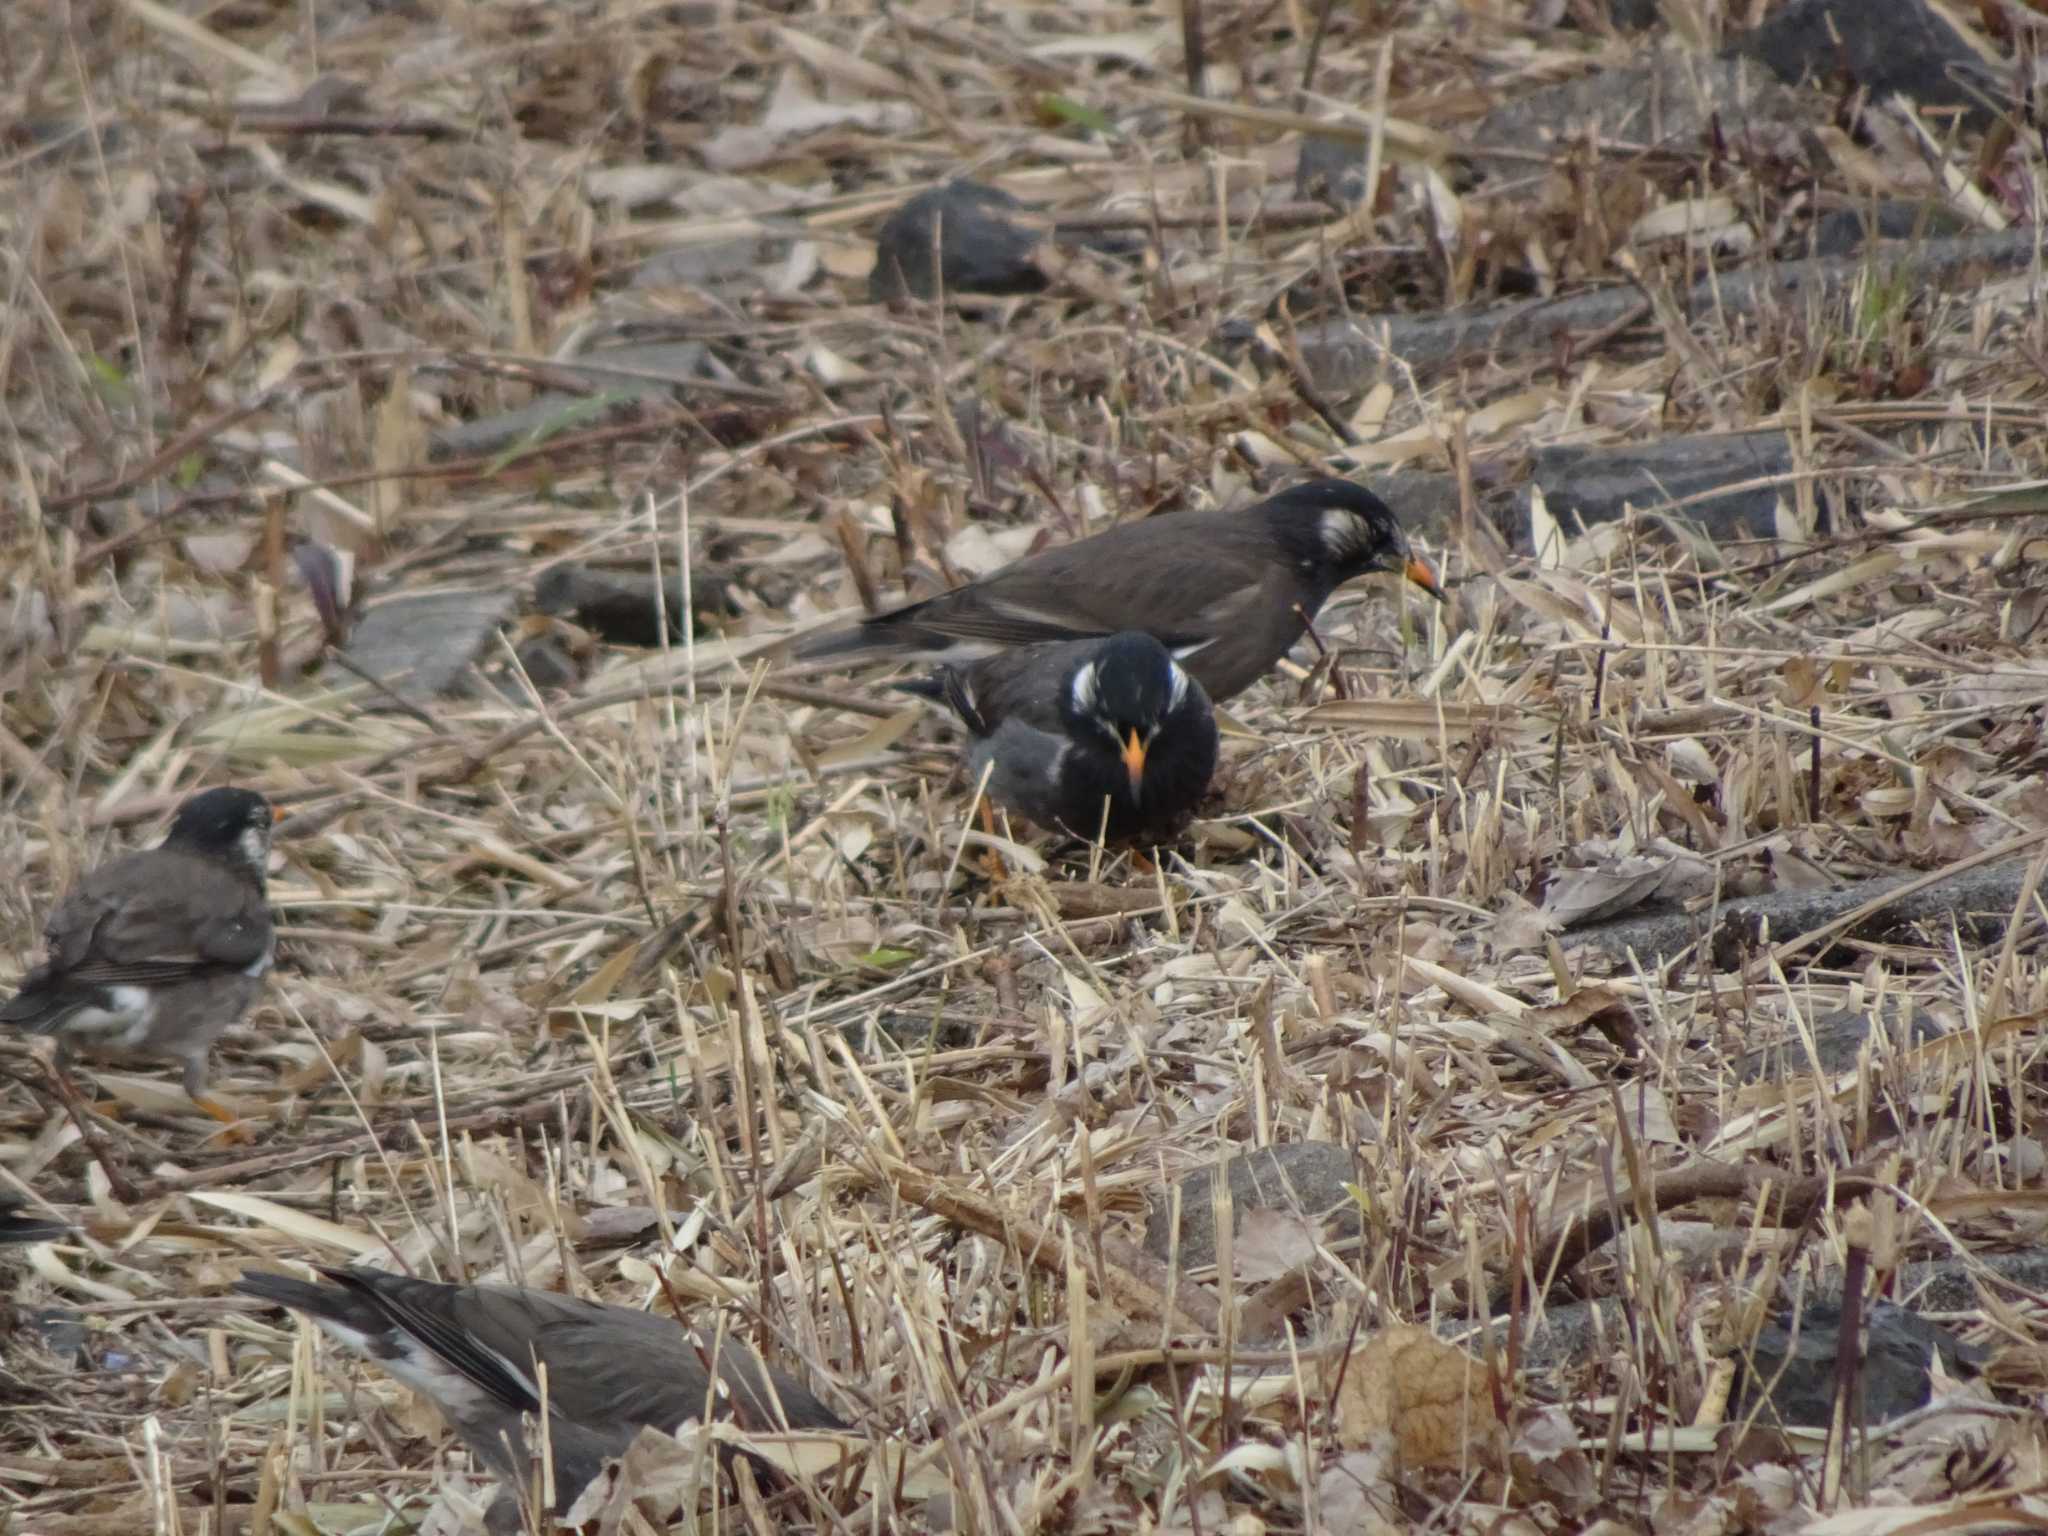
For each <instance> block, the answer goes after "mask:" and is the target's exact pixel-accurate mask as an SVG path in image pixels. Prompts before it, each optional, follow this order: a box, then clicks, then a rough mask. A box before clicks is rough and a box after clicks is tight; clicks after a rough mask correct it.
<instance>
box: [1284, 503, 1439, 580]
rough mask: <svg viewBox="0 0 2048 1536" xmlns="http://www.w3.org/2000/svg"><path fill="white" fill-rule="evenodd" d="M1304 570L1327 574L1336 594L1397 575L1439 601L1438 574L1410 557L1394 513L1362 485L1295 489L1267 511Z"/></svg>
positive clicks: (1405, 537) (1406, 542) (1406, 539)
mask: <svg viewBox="0 0 2048 1536" xmlns="http://www.w3.org/2000/svg"><path fill="white" fill-rule="evenodd" d="M1262 510H1263V511H1264V512H1265V515H1266V516H1267V517H1269V518H1270V519H1272V521H1273V525H1274V529H1275V531H1276V533H1278V534H1279V535H1280V537H1281V538H1283V539H1284V540H1285V541H1286V542H1287V543H1288V544H1289V545H1290V547H1292V548H1293V550H1294V552H1295V558H1296V559H1298V560H1299V561H1300V562H1301V564H1302V568H1303V569H1304V570H1308V571H1314V572H1317V573H1318V574H1322V575H1326V576H1327V577H1328V578H1329V584H1330V587H1331V588H1332V589H1334V588H1336V587H1337V586H1340V585H1342V584H1343V583H1344V582H1347V581H1349V580H1350V579H1351V578H1352V577H1354V576H1363V575H1366V574H1367V573H1368V572H1371V571H1393V572H1395V573H1397V574H1399V575H1402V576H1406V577H1407V578H1408V579H1409V580H1410V581H1412V582H1414V583H1415V585H1417V586H1418V587H1420V588H1422V590H1423V591H1425V592H1427V593H1429V595H1430V596H1432V597H1435V598H1439V599H1440V598H1442V597H1443V595H1444V593H1443V588H1442V587H1441V586H1439V585H1438V584H1437V579H1436V572H1435V571H1433V570H1431V569H1430V568H1429V566H1428V564H1427V563H1425V562H1424V561H1421V560H1418V559H1416V558H1415V557H1414V556H1413V555H1411V554H1409V552H1408V536H1407V535H1406V534H1404V533H1403V532H1402V531H1401V525H1400V524H1399V523H1398V522H1396V521H1395V520H1394V513H1393V510H1392V509H1391V508H1390V507H1388V505H1387V504H1386V503H1385V502H1384V501H1381V500H1380V499H1379V497H1377V496H1375V495H1373V493H1372V492H1371V491H1368V490H1367V489H1366V488H1365V487H1364V486H1362V485H1356V484H1354V483H1352V482H1351V481H1349V480H1338V479H1334V478H1325V479H1321V480H1304V481H1303V482H1302V483H1301V484H1300V485H1291V486H1289V487H1288V488H1287V489H1286V490H1284V491H1281V492H1280V493H1279V494H1278V495H1277V496H1274V497H1272V498H1271V499H1270V500H1268V501H1267V502H1266V503H1265V504H1264V507H1263V509H1262Z"/></svg>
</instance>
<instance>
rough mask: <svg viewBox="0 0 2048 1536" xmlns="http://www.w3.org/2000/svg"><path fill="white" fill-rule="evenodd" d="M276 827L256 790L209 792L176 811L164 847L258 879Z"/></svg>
mask: <svg viewBox="0 0 2048 1536" xmlns="http://www.w3.org/2000/svg"><path fill="white" fill-rule="evenodd" d="M276 823H277V813H276V812H275V811H273V810H272V809H271V808H270V802H269V801H268V800H266V799H264V798H263V797H262V796H261V795H259V794H257V793H256V791H255V790H253V789H209V790H205V791H202V792H201V793H199V794H196V795H194V796H193V797H192V798H191V799H190V800H187V801H186V802H185V803H184V804H183V805H181V806H179V807H178V814H177V817H176V819H174V820H173V821H172V822H171V831H170V835H169V836H167V837H166V838H165V839H164V846H165V847H166V848H184V849H187V850H189V851H191V852H193V853H203V854H205V855H207V856H208V857H209V858H215V859H225V860H227V861H228V862H230V863H235V864H244V865H247V866H248V867H249V868H250V869H251V870H253V871H254V872H255V873H256V874H257V875H258V876H259V877H260V876H261V875H262V873H263V866H264V865H265V864H266V863H267V862H269V859H270V832H271V828H272V827H274V826H275V825H276Z"/></svg>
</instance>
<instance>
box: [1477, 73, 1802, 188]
mask: <svg viewBox="0 0 2048 1536" xmlns="http://www.w3.org/2000/svg"><path fill="white" fill-rule="evenodd" d="M1820 112H1821V108H1820V107H1819V105H1818V104H1817V103H1816V102H1814V101H1812V100H1809V99H1808V98H1807V97H1806V96H1804V95H1802V94H1801V93H1799V92H1797V91H1794V90H1792V89H1791V88H1790V87H1788V86H1785V85H1783V84H1781V83H1779V81H1778V80H1777V79H1776V78H1774V77H1773V76H1772V74H1771V72H1770V71H1769V70H1768V69H1766V68H1765V67H1763V66H1762V65H1760V64H1758V63H1756V62H1755V61H1754V60H1751V59H1746V58H1718V59H1702V58H1699V57H1697V56H1696V55H1691V54H1687V53H1684V52H1682V51H1681V50H1679V49H1676V48H1670V49H1665V50H1662V51H1659V52H1657V53H1655V54H1653V55H1652V56H1651V57H1650V58H1649V59H1647V60H1646V61H1645V62H1644V63H1642V64H1639V65H1636V66H1633V67H1630V68H1624V69H1603V70H1600V71H1598V72H1596V73H1594V74H1590V75H1582V76H1580V77H1579V78H1577V79H1574V80H1565V81H1561V82H1559V83H1558V84H1556V85H1551V86H1545V87H1543V88H1542V89H1540V90H1534V91H1529V92H1525V93H1524V94H1522V95H1520V96H1517V97H1516V98H1515V99H1514V100H1513V101H1511V102H1507V103H1505V104H1504V105H1502V106H1499V107H1496V108H1495V109H1494V110H1493V111H1491V112H1489V113H1487V114H1486V116H1485V117H1483V118H1481V119H1480V120H1479V125H1478V127H1477V128H1475V129H1474V130H1473V133H1472V143H1473V146H1474V158H1475V159H1478V160H1481V161H1484V160H1485V159H1486V158H1487V157H1486V151H1488V150H1501V151H1505V152H1508V153H1511V154H1513V155H1514V156H1515V157H1516V158H1515V159H1514V160H1513V161H1511V162H1510V163H1509V166H1508V169H1509V170H1510V172H1511V173H1512V174H1514V175H1525V174H1526V173H1527V164H1526V161H1525V160H1524V159H1523V158H1522V157H1523V156H1524V155H1526V153H1527V152H1528V151H1530V150H1543V149H1548V148H1552V147H1555V146H1557V145H1560V144H1564V143H1566V142H1568V141H1571V140H1574V139H1578V138H1581V137H1583V136H1584V135H1585V134H1586V133H1587V132H1588V131H1591V132H1594V133H1597V134H1598V135H1599V136H1600V138H1601V139H1603V140H1606V141H1609V142H1613V141H1620V142H1621V143H1624V144H1641V145H1644V146H1646V147H1650V148H1655V147H1658V146H1667V145H1668V146H1672V147H1676V148H1692V147H1695V146H1698V145H1700V144H1703V143H1704V142H1706V140H1707V138H1708V131H1709V128H1710V127H1712V126H1714V125H1716V124H1718V125H1719V127H1720V131H1721V134H1722V136H1723V137H1724V138H1726V139H1730V140H1737V141H1740V140H1744V139H1748V138H1751V137H1752V136H1754V135H1756V134H1759V133H1762V134H1767V135H1768V137H1769V138H1770V140H1771V141H1773V142H1776V143H1778V144H1779V146H1780V147H1781V148H1784V149H1787V150H1789V151H1796V150H1797V149H1798V131H1799V129H1800V128H1801V127H1802V126H1804V125H1807V124H1810V123H1812V122H1815V121H1817V120H1818V118H1819V116H1820Z"/></svg>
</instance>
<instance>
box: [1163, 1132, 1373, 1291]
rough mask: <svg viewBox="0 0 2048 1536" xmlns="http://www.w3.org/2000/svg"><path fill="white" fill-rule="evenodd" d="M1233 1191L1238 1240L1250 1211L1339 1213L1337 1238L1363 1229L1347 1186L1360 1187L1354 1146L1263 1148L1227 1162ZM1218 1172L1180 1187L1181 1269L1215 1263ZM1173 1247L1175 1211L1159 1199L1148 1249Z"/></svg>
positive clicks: (1204, 1172)
mask: <svg viewBox="0 0 2048 1536" xmlns="http://www.w3.org/2000/svg"><path fill="white" fill-rule="evenodd" d="M1224 1178H1225V1180H1226V1181H1227V1183H1228V1184H1229V1187H1230V1199H1231V1206H1232V1211H1233V1218H1234V1220H1235V1222H1236V1223H1237V1226H1236V1228H1235V1229H1234V1230H1233V1233H1232V1235H1233V1236H1235V1235H1236V1231H1239V1230H1242V1227H1243V1222H1244V1217H1245V1213H1246V1212H1248V1211H1255V1210H1281V1211H1291V1212H1297V1213H1299V1214H1301V1215H1304V1216H1307V1217H1309V1218H1311V1219H1312V1220H1316V1221H1318V1222H1326V1221H1327V1218H1329V1217H1330V1216H1331V1215H1333V1214H1334V1215H1335V1216H1336V1218H1337V1222H1336V1227H1337V1230H1336V1231H1335V1233H1334V1234H1330V1237H1331V1240H1333V1241H1340V1240H1342V1239H1345V1238H1355V1237H1357V1236H1359V1235H1360V1234H1361V1233H1362V1232H1363V1231H1364V1215H1363V1213H1362V1212H1360V1210H1359V1209H1358V1203H1357V1202H1356V1201H1355V1200H1353V1199H1352V1198H1351V1192H1350V1191H1349V1190H1348V1189H1346V1188H1345V1186H1346V1185H1347V1184H1356V1183H1357V1182H1358V1162H1357V1159H1356V1158H1355V1157H1353V1156H1352V1153H1351V1151H1350V1149H1349V1148H1348V1147H1340V1146H1338V1145H1337V1144H1336V1143H1334V1142H1328V1141H1294V1142H1285V1143H1282V1144H1281V1145H1280V1146H1277V1147H1261V1148H1259V1149H1258V1150H1257V1151H1255V1152H1247V1153H1245V1154H1244V1155H1243V1156H1241V1157H1234V1158H1232V1159H1231V1160H1230V1161H1229V1162H1228V1163H1226V1164H1224ZM1215 1180H1216V1170H1215V1168H1214V1167H1213V1166H1211V1167H1208V1168H1198V1169H1196V1170H1195V1171H1194V1172H1193V1173H1191V1174H1189V1175H1188V1176H1187V1177H1186V1178H1184V1179H1182V1180H1181V1182H1180V1249H1179V1260H1180V1265H1181V1267H1182V1268H1183V1269H1202V1268H1205V1267H1206V1266H1208V1265H1211V1264H1214V1263H1215V1262H1216V1206H1215V1196H1214V1194H1213V1190H1214V1187H1215ZM1172 1250H1173V1206H1172V1202H1171V1201H1170V1200H1167V1199H1165V1198H1163V1197H1162V1198H1159V1199H1156V1200H1155V1201H1154V1202H1153V1205H1152V1209H1151V1212H1150V1214H1149V1215H1148V1216H1147V1217H1146V1221H1145V1251H1146V1252H1147V1253H1149V1254H1151V1255H1152V1256H1153V1257H1154V1258H1155V1259H1161V1260H1164V1259H1166V1258H1167V1257H1168V1256H1169V1254H1170V1253H1171V1252H1172Z"/></svg>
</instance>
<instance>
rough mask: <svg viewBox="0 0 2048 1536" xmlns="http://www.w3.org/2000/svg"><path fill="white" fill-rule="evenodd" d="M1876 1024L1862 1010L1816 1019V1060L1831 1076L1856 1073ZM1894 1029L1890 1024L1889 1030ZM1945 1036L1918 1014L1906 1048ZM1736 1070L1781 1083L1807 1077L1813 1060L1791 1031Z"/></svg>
mask: <svg viewBox="0 0 2048 1536" xmlns="http://www.w3.org/2000/svg"><path fill="white" fill-rule="evenodd" d="M1876 1023H1877V1020H1876V1019H1875V1018H1874V1017H1873V1016H1872V1015H1871V1014H1870V1012H1869V1011H1868V1010H1867V1009H1862V1008H1844V1009H1840V1010H1838V1011H1837V1012H1834V1013H1830V1014H1825V1015H1823V1016H1822V1017H1820V1018H1818V1019H1815V1020H1814V1021H1813V1050H1814V1059H1818V1061H1819V1062H1820V1070H1821V1071H1822V1072H1824V1073H1826V1074H1828V1075H1830V1076H1832V1075H1834V1074H1836V1073H1840V1072H1848V1071H1851V1070H1853V1069H1854V1067H1855V1065H1856V1058H1857V1055H1858V1054H1859V1053H1860V1052H1861V1051H1862V1049H1863V1042H1864V1041H1866V1040H1868V1039H1869V1038H1870V1033H1871V1028H1872V1026H1873V1025H1875V1024H1876ZM1890 1027H1891V1026H1890V1025H1889V1024H1887V1028H1890ZM1941 1033H1942V1030H1941V1026H1939V1025H1938V1024H1936V1023H1935V1022H1934V1021H1933V1020H1932V1019H1930V1018H1929V1017H1928V1016H1927V1015H1926V1014H1924V1013H1916V1014H1914V1015H1913V1027H1912V1038H1911V1039H1910V1040H1908V1041H1906V1042H1905V1045H1906V1047H1907V1048H1910V1047H1912V1046H1915V1045H1920V1044H1923V1043H1924V1042H1926V1041H1928V1040H1932V1039H1934V1038H1935V1037H1936V1036H1937V1035H1939V1034H1941ZM1735 1070H1736V1072H1737V1073H1738V1074H1739V1075H1740V1076H1741V1078H1742V1080H1743V1081H1744V1082H1745V1083H1754V1082H1759V1081H1762V1080H1764V1079H1769V1080H1770V1081H1772V1082H1779V1081H1783V1080H1784V1079H1785V1078H1788V1077H1789V1078H1793V1079H1799V1078H1803V1077H1805V1076H1806V1075H1807V1074H1808V1073H1810V1072H1811V1071H1812V1070H1813V1059H1810V1058H1809V1057H1808V1056H1807V1054H1806V1047H1805V1046H1804V1045H1803V1044H1801V1043H1800V1039H1799V1036H1798V1034H1797V1033H1792V1032H1788V1033H1787V1034H1786V1036H1785V1038H1784V1039H1783V1040H1780V1041H1777V1042H1776V1043H1774V1044H1771V1045H1766V1046H1760V1047H1758V1048H1757V1049H1756V1050H1753V1051H1749V1052H1747V1053H1745V1054H1744V1055H1743V1056H1741V1057H1740V1058H1738V1059H1737V1061H1736V1063H1735Z"/></svg>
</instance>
